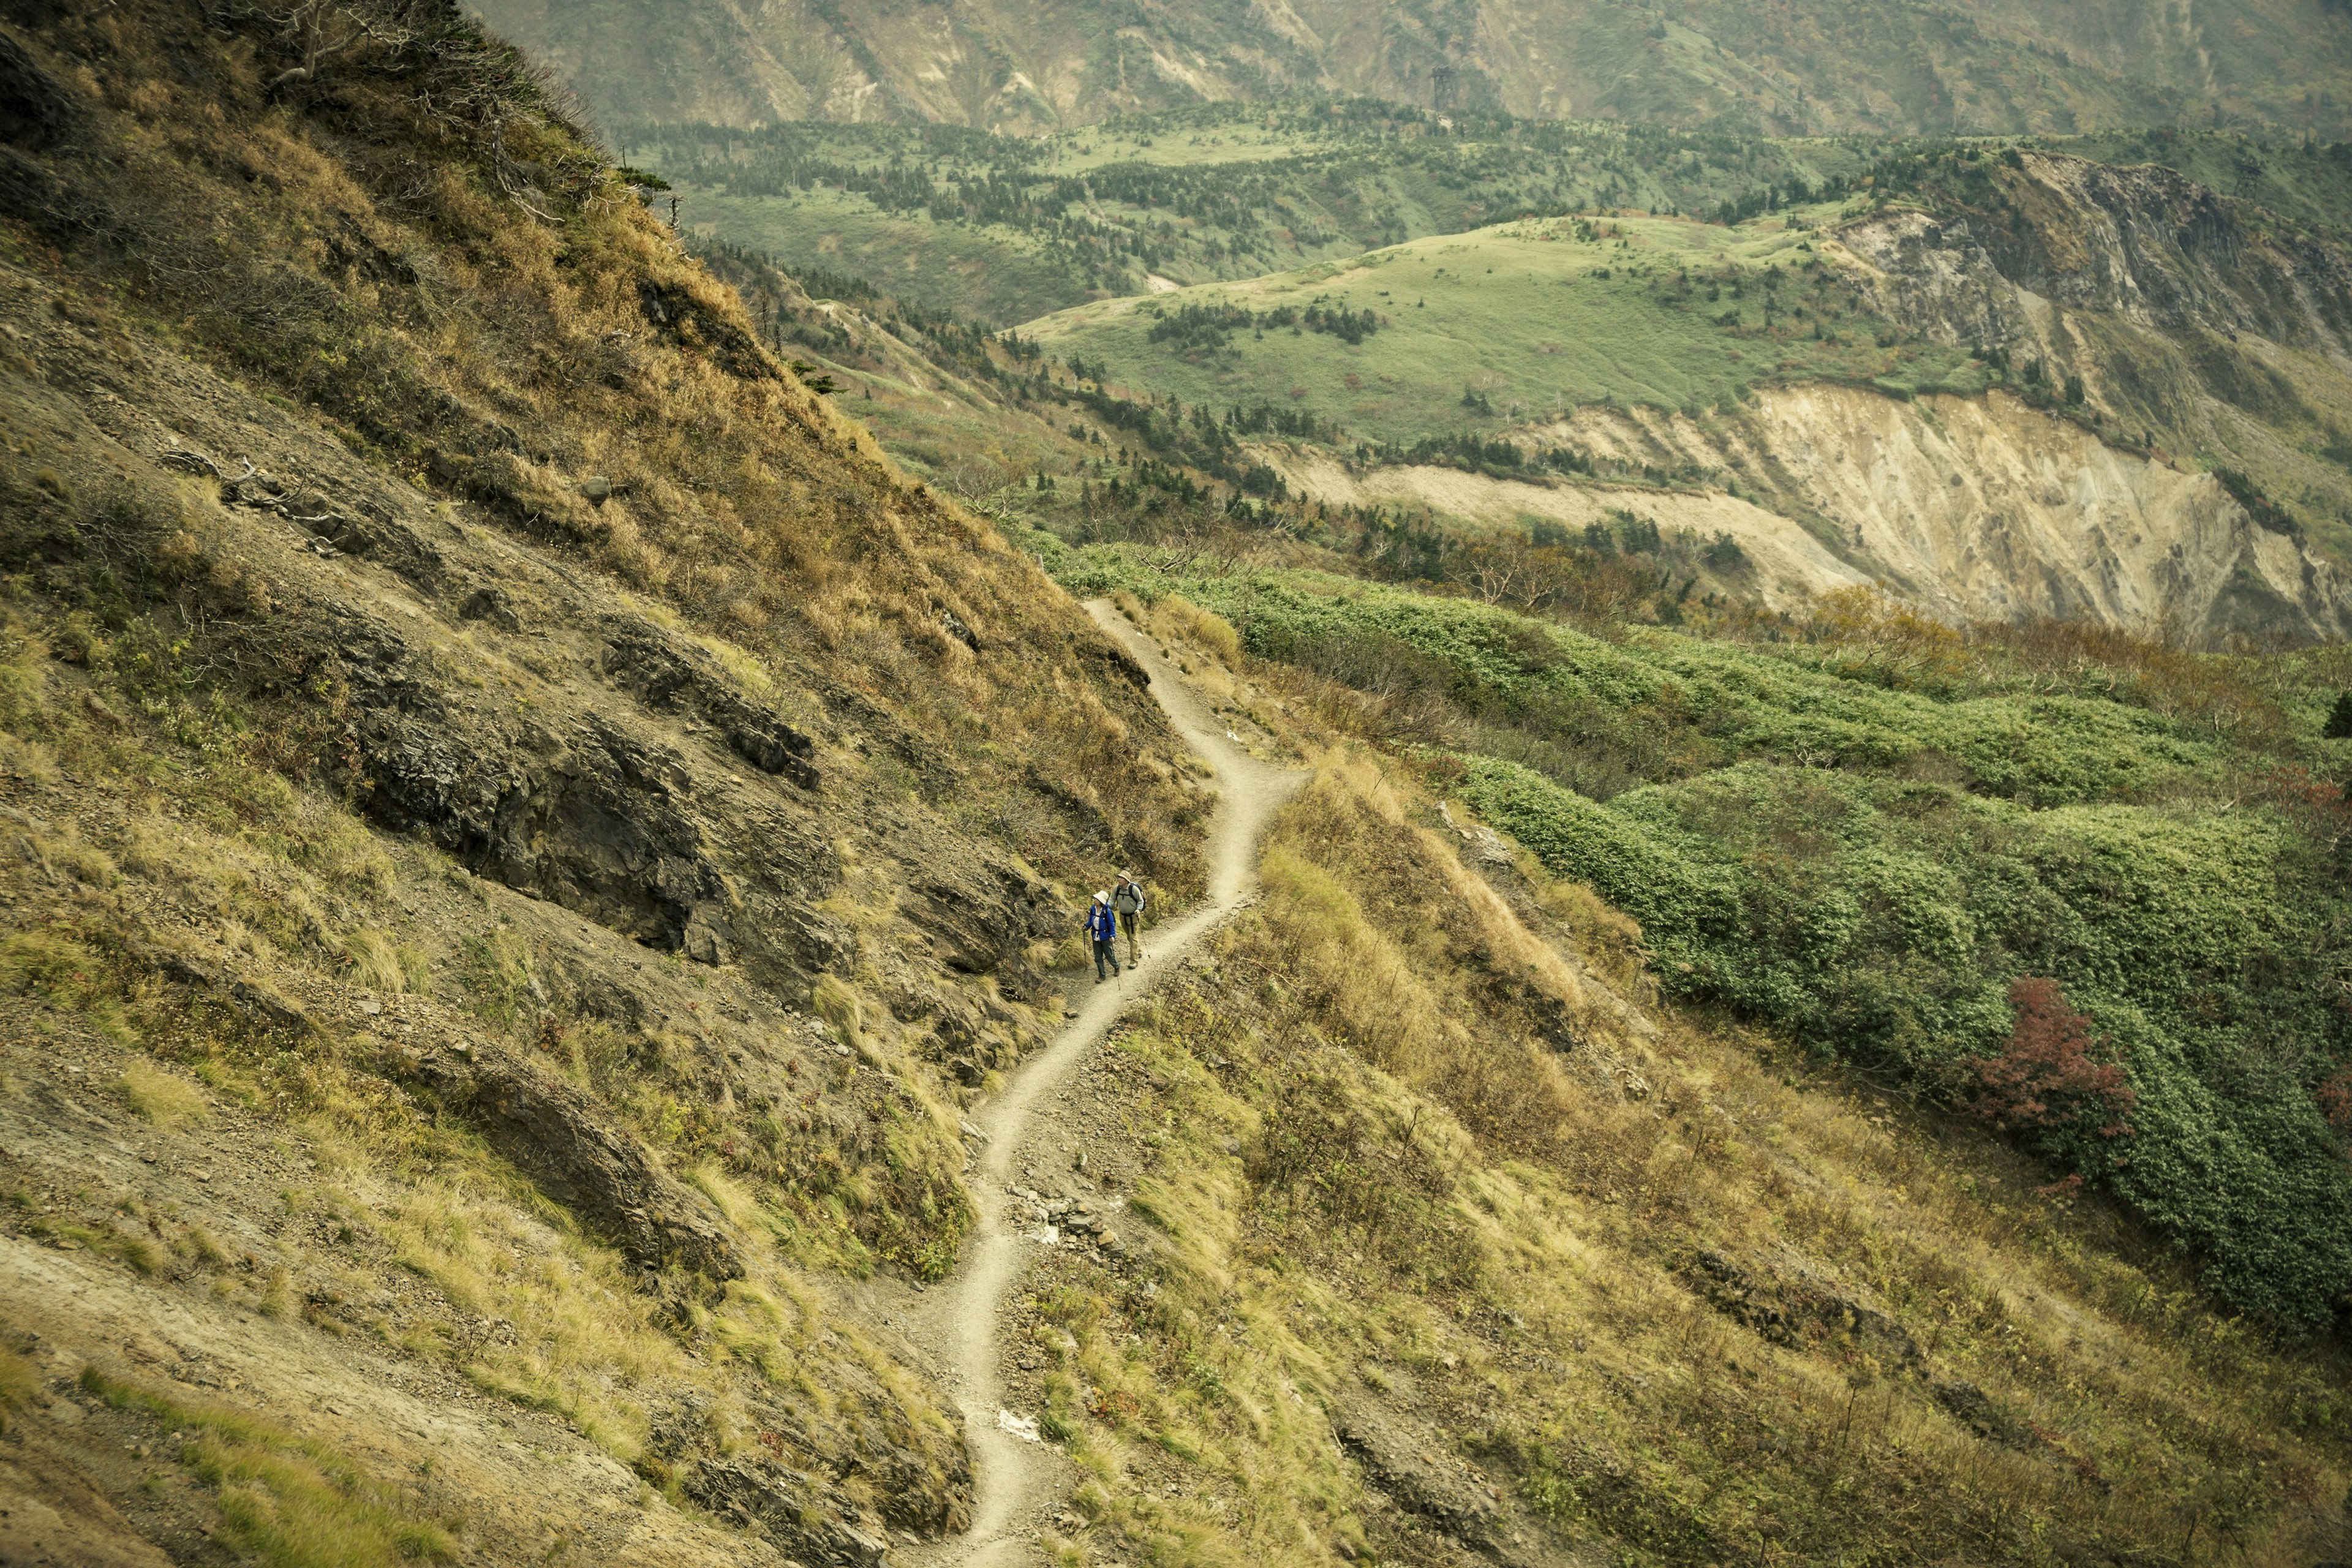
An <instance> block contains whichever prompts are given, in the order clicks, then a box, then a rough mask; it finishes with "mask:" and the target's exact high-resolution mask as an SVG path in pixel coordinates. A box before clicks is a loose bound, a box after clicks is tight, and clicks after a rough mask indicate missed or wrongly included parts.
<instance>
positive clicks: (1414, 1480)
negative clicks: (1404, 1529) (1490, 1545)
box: [1331, 1396, 1496, 1546]
mask: <svg viewBox="0 0 2352 1568" xmlns="http://www.w3.org/2000/svg"><path fill="white" fill-rule="evenodd" d="M1331 1427H1332V1430H1333V1431H1334V1432H1336V1433H1337V1434H1338V1435H1339V1441H1340V1442H1341V1443H1342V1444H1344V1445H1345V1446H1346V1447H1347V1449H1348V1451H1349V1453H1351V1454H1353V1455H1355V1456H1356V1458H1358V1459H1359V1460H1360V1461H1361V1462H1362V1464H1363V1466H1364V1468H1365V1470H1366V1472H1367V1473H1368V1474H1369V1475H1370V1477H1371V1479H1372V1480H1373V1482H1374V1483H1375V1484H1376V1485H1378V1486H1379V1487H1380V1489H1381V1490H1383V1491H1385V1492H1387V1493H1388V1494H1389V1496H1391V1498H1394V1499H1395V1500H1396V1501H1397V1504H1398V1506H1399V1507H1401V1508H1404V1509H1408V1510H1411V1511H1412V1512H1414V1513H1417V1514H1419V1515H1421V1516H1422V1517H1423V1518H1424V1519H1426V1520H1428V1521H1431V1522H1432V1523H1433V1524H1434V1525H1436V1526H1437V1527H1438V1528H1439V1529H1440V1530H1442V1531H1444V1532H1445V1533H1446V1534H1448V1535H1451V1536H1453V1537H1454V1539H1455V1540H1457V1541H1460V1542H1463V1543H1464V1544H1465V1545H1470V1546H1483V1545H1485V1544H1486V1536H1487V1533H1488V1531H1490V1530H1491V1529H1492V1528H1493V1526H1494V1523H1495V1520H1496V1507H1495V1500H1494V1497H1493V1496H1492V1494H1491V1493H1490V1492H1489V1491H1488V1489H1487V1488H1486V1482H1485V1480H1484V1479H1483V1478H1481V1477H1480V1476H1479V1475H1478V1474H1477V1472H1476V1471H1475V1470H1474V1469H1472V1468H1470V1466H1469V1465H1467V1464H1466V1463H1465V1462H1463V1461H1462V1460H1460V1459H1457V1458H1453V1457H1452V1456H1451V1455H1449V1454H1446V1453H1444V1451H1443V1449H1441V1448H1440V1447H1437V1446H1436V1441H1435V1440H1434V1439H1432V1438H1431V1437H1429V1436H1424V1435H1423V1434H1419V1433H1416V1432H1414V1431H1412V1428H1411V1427H1410V1426H1408V1425H1407V1423H1406V1420H1405V1418H1403V1417H1401V1416H1397V1415H1391V1413H1389V1412H1387V1411H1385V1410H1383V1409H1381V1407H1380V1406H1379V1405H1377V1404H1376V1403H1374V1402H1373V1401H1372V1400H1370V1399H1369V1398H1364V1397H1361V1396H1355V1397H1350V1398H1348V1399H1344V1400H1342V1401H1341V1402H1340V1403H1339V1405H1338V1406H1337V1407H1336V1408H1334V1409H1333V1411H1332V1412H1331Z"/></svg>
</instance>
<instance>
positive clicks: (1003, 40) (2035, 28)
mask: <svg viewBox="0 0 2352 1568" xmlns="http://www.w3.org/2000/svg"><path fill="white" fill-rule="evenodd" d="M481 9H482V12H483V15H484V16H487V17H488V20H489V21H490V22H491V23H492V25H493V26H497V27H499V29H500V30H502V31H504V32H505V33H507V34H508V35H509V36H510V37H514V38H516V39H518V40H520V41H521V42H523V43H525V44H527V45H528V46H530V47H532V48H533V49H535V50H538V51H541V52H542V53H543V54H544V55H545V56H546V58H549V59H550V60H551V62H552V63H553V64H554V65H555V66H556V68H558V69H559V70H560V71H561V72H562V74H563V75H564V77H565V78H566V79H568V80H570V81H572V83H573V84H574V85H575V86H577V87H578V88H579V89H580V90H581V91H583V93H585V94H586V95H587V96H588V98H589V100H591V101H592V102H593V103H594V104H595V105H596V106H597V108H598V110H599V112H600V113H603V114H605V115H607V116H610V117H613V118H614V119H615V120H640V119H642V120H702V121H714V122H718V123H721V124H730V125H739V126H755V125H762V124H768V123H772V122H773V121H780V120H803V119H835V120H922V121H938V122H941V123H945V124H950V125H962V126H969V127H971V128H974V129H991V128H1000V127H1001V128H1004V129H1008V130H1018V131H1030V132H1034V131H1041V130H1052V129H1055V128H1056V127H1061V126H1066V125H1072V124H1087V123H1092V122H1094V121H1100V120H1104V119H1108V118H1110V117H1111V116H1114V115H1117V114H1120V113H1126V112H1133V111H1136V110H1151V109H1160V108H1166V107H1169V106H1171V105H1175V104H1181V103H1186V102H1196V101H1201V100H1225V99H1265V98H1271V97H1279V96H1282V95H1285V94H1288V93H1295V92H1302V91H1314V92H1349V93H1367V94H1371V95H1374V96H1378V97H1381V98H1388V99H1393V100H1399V101H1402V102H1407V103H1416V104H1420V105H1423V106H1424V107H1428V108H1434V109H1439V110H1447V109H1473V110H1476V109H1497V108H1499V109H1507V110H1510V111H1511V112H1513V113H1517V114H1530V115H1542V116H1547V117H1557V118H1565V117H1569V116H1585V117H1592V118H1602V117H1606V118H1616V119H1628V120H1645V121H1658V122H1661V123H1667V124H1685V125H1688V124H1698V123H1705V122H1708V121H1724V122H1727V123H1735V124H1742V125H1745V126H1748V127H1749V128H1752V129H1758V130H1766V131H1770V132H1776V133H1780V134H1797V135H1816V134H1833V133H1841V132H1871V131H1875V132H1895V133H1910V132H1989V133H2014V132H2072V131H2090V130H2096V129H2105V128H2108V127H2113V126H2116V125H2138V124H2148V123H2160V122H2171V121H2189V122H2193V123H2199V124H2202V123H2205V122H2207V121H2216V120H2218V118H2219V117H2220V116H2222V115H2231V116H2238V117H2246V118H2252V119H2256V120H2262V121H2273V122H2277V123H2280V124H2283V125H2286V126H2289V127H2291V128H2293V129H2294V130H2298V131H2301V130H2306V129H2309V130H2320V131H2324V132H2336V131H2338V130H2339V129H2340V127H2341V126H2342V125H2343V123H2344V115H2345V113H2346V110H2347V102H2346V101H2344V94H2345V91H2346V83H2347V65H2352V57H2347V37H2346V35H2345V27H2346V26H2347V22H2346V19H2345V17H2344V16H2342V15H2341V14H2340V13H2339V12H2336V11H2335V10H2333V9H2331V8H2329V7H2326V6H2318V5H2309V4H2305V3H2302V0H2224V3H2222V4H2219V5H2201V6H2198V7H2196V8H2194V9H2189V8H2184V7H2180V6H2177V5H2159V4H2153V3H2151V0H2076V3H2075V4H2073V5H2067V6H2064V7H2061V8H2056V9H2053V8H2050V7H2033V6H2029V5H2020V4H2010V3H2004V4H2000V5H1979V6H1971V7H1966V8H1963V7H1959V6H1948V5H1876V4H1864V3H1861V0H1807V3H1805V4H1802V5H1791V6H1782V7H1759V6H1754V5H1734V4H1727V3H1719V0H1689V3H1685V4H1678V5H1608V4H1601V3H1598V0H1545V3H1543V4H1532V3H1529V0H1478V3H1477V4H1475V5H1442V4H1438V3H1436V0H1408V3H1406V4H1403V5H1373V4H1369V3H1366V0H1304V3H1300V4H1273V5H1252V6H1248V7H1219V6H1201V5H1193V6H1156V7H1153V8H1151V9H1150V11H1149V12H1139V11H1136V10H1134V9H1132V8H1131V7H1120V6H1118V5H1104V4H1101V3H1100V0H1059V3H1057V4H1054V5H1045V6H1026V7H1021V6H1003V5H959V6H955V7H952V8H950V9H946V10H933V9H926V8H922V7H906V6H897V5H880V4H871V3H866V4H858V3H854V0H853V3H819V0H783V3H780V4H773V5H757V6H754V5H744V4H740V3H737V0H691V3H689V4H655V3H651V0H593V3H592V4H583V5H557V4H552V3H551V0H488V3H487V4H485V5H483V6H482V8H481Z"/></svg>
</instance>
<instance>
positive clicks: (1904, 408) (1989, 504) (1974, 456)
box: [1270, 385, 2352, 644]
mask: <svg viewBox="0 0 2352 1568" xmlns="http://www.w3.org/2000/svg"><path fill="white" fill-rule="evenodd" d="M1526 439H1527V440H1528V443H1529V444H1530V445H1531V446H1534V447H1557V446H1566V447H1574V448H1575V449H1577V450H1579V451H1582V452H1586V453H1589V454H1591V455H1593V456H1595V457H1598V458H1602V459H1605V460H1609V461H1614V462H1620V463H1624V464H1628V465H1631V466H1634V467H1640V466H1643V465H1648V466H1651V467H1654V468H1662V469H1673V468H1689V469H1696V470H1698V471H1702V472H1711V473H1714V474H1716V475H1717V476H1720V478H1721V479H1722V480H1723V481H1724V482H1723V483H1721V484H1717V485H1714V486H1699V487H1690V488H1683V489H1664V488H1660V487H1654V486H1644V485H1624V484H1607V483H1594V482H1590V481H1587V482H1577V483H1570V482H1569V481H1566V480H1553V481H1549V482H1542V483H1528V482H1521V481H1517V480H1507V479H1487V478H1484V477H1481V476H1477V475H1473V474H1465V473H1463V472H1460V471H1459V470H1456V469H1452V468H1372V469H1357V468H1349V466H1347V465H1344V464H1342V463H1340V462H1339V461H1338V460H1337V459H1334V458H1328V457H1323V456H1318V455H1309V454H1305V453H1299V452H1293V451H1288V450H1285V449H1280V448H1274V449H1270V455H1271V458H1272V459H1273V460H1274V461H1275V462H1276V464H1277V465H1278V466H1279V467H1281V468H1282V469H1283V471H1284V473H1285V475H1286V479H1287V480H1288V481H1289V482H1290V483H1293V484H1295V485H1297V486H1299V487H1300V488H1301V489H1305V490H1307V492H1308V493H1310V494H1312V495H1314V496H1316V497H1318V498H1319V499H1322V500H1330V501H1333V502H1348V503H1352V504H1357V505H1391V506H1392V505H1399V504H1402V505H1408V506H1427V507H1430V508H1431V509H1433V510H1436V511H1438V512H1440V513H1442V514H1444V515H1449V516H1453V517H1458V518H1462V519H1465V520H1467V521H1473V522H1477V523H1483V524H1486V525H1490V526H1496V527H1513V528H1524V527H1526V526H1527V525H1528V523H1529V522H1530V521H1549V522H1557V523H1559V524H1561V525H1564V526H1567V527H1569V528H1571V529H1580V528H1582V527H1584V526H1586V525H1588V524H1590V523H1593V522H1600V521H1605V520H1606V519H1607V517H1608V516H1609V515H1610V514H1611V513H1612V512H1622V513H1631V514H1632V515H1633V516H1635V517H1639V518H1642V519H1644V520H1646V521H1651V522H1654V523H1655V524H1656V525H1657V527H1658V529H1659V531H1661V532H1662V533H1664V534H1667V535H1674V534H1683V535H1686V536H1688V537H1689V539H1690V540H1691V541H1692V542H1694V543H1699V544H1703V543H1705V542H1710V541H1713V540H1716V539H1717V538H1728V539H1730V540H1731V541H1733V542H1736V543H1738V545H1739V547H1740V552H1741V555H1742V556H1743V557H1744V560H1743V561H1742V562H1741V563H1739V564H1738V566H1737V567H1736V568H1734V569H1725V568H1722V567H1719V566H1705V565H1703V566H1702V567H1701V568H1700V574H1701V576H1702V577H1703V579H1704V580H1705V582H1706V586H1707V587H1708V588H1710V589H1711V590H1714V591H1717V592H1722V593H1726V594H1729V595H1735V596H1738V597H1743V598H1749V599H1753V600H1756V601H1759V602H1761V603H1763V604H1765V605H1769V606H1771V607H1774V608H1793V607H1795V606H1796V605H1799V604H1801V602H1802V601H1803V600H1804V599H1805V598H1807V597H1809V596H1811V595H1815V594H1819V593H1822V592H1824V591H1827V590H1831V589H1835V588H1843V587H1851V586H1854V585H1856V584H1865V583H1869V584H1878V585H1880V586H1882V587H1883V588H1885V589H1886V590H1887V591H1889V592H1891V593H1894V594H1895V595H1899V596H1901V597H1903V598H1905V599H1907V600H1909V601H1910V602H1912V603H1914V604H1916V605H1919V606H1921V607H1922V608H1924V609H1927V610H1928V611H1930V612H1931V613H1933V614H1935V615H1937V616H1945V617H1947V618H1949V619H1952V620H1979V619H1981V620H2026V619H2032V618H2036V617H2041V616H2061V617H2070V618H2087V619H2092V620H2095V621H2098V622H2100V623H2102V624H2104V625H2107V626H2120V627H2125V628H2127V629H2130V630H2132V631H2135V632H2139V633H2143V634H2148V635H2157V636H2166V637H2179V638H2181V639H2184V640H2187V641H2189V642H2193V643H2200V644H2203V643H2212V642H2217V641H2220V640H2221V639H2223V638H2225V637H2228V636H2229V635H2231V634H2232V633H2242V634H2247V635H2252V636H2256V637H2277V636H2284V637H2339V636H2342V635H2343V634H2344V632H2345V629H2346V627H2347V624H2352V580H2347V576H2346V574H2345V573H2344V572H2343V570H2342V569H2341V568H2339V567H2337V566H2336V565H2335V564H2334V563H2330V562H2328V561H2326V560H2324V559H2322V558H2320V557H2318V556H2317V555H2315V553H2314V552H2312V551H2311V550H2310V549H2309V548H2308V547H2307V546H2306V545H2305V542H2303V541H2301V540H2299V539H2296V538H2294V537H2291V536H2289V535H2286V534H2284V533H2280V532H2277V531H2273V530H2272V529H2268V528H2264V527H2263V526H2262V525H2261V524H2260V523H2259V522H2258V521H2256V520H2255V519H2254V518H2253V516H2252V514H2250V513H2249V512H2248V511H2247V510H2246V509H2245V508H2244V507H2242V506H2241V505H2240V504H2239V503H2238V502H2237V501H2236V500H2234V499H2233V498H2232V497H2231V495H2230V493H2229V492H2228V490H2226V489H2224V488H2223V487H2222V486H2221V483H2220V482H2219V481H2218V480H2216V479H2214V478H2213V477H2212V476H2211V475H2210V474H2203V473H2195V472H2189V471H2185V470H2183V469H2180V468H2174V467H2171V466H2169V465H2168V464H2166V463H2163V462H2159V461H2156V460H2153V459H2150V458H2142V457H2138V456H2136V455H2134V454H2132V453H2129V452H2126V451H2123V450H2120V449H2118V448H2116V447H2111V446H2109V445H2107V444H2105V443H2104V442H2102V441H2101V440H2099V438H2098V437H2095V436H2094V435H2092V434H2091V433H2090V432H2088V431H2087V430H2084V428H2083V427H2082V426H2080V425H2078V424H2076V423H2074V422H2073V421H2071V420H2068V419H2065V418H2062V417H2060V416H2056V415H2053V414H2051V413H2049V412H2046V411H2043V410H2040V409H2036V408H2034V407H2032V406H2030V405H2027V404H2025V403H2023V402H2021V401H2020V400H2018V399H2017V398H2014V397H2011V396H2009V395H2005V394H2002V393H1998V392H1996V393H1993V394H1991V395H1989V396H1986V397H1980V398H1964V397H1954V396H1936V397H1926V398H1920V399H1916V400H1912V401H1905V400H1901V399H1897V398H1893V397H1887V396H1885V395H1880V394H1878V393H1875V392H1870V391H1864V390H1859V389H1856V388H1852V387H1836V386H1825V385H1811V386H1799V387H1787V388H1780V389H1777V390H1774V391H1770V392H1767V393H1765V394H1762V395H1759V397H1758V398H1757V399H1756V401H1755V403H1754V404H1753V405H1748V406H1747V407H1745V408H1743V409H1742V410H1741V412H1740V413H1739V414H1738V416H1709V417H1706V418H1703V419H1692V418H1689V417H1687V416H1683V415H1680V414H1667V413H1664V412H1662V411H1658V410H1654V409H1624V408H1613V407H1587V408H1584V409H1581V410H1579V411H1578V412H1577V413H1575V414H1574V415H1572V416H1569V417H1567V418H1565V419H1561V420H1559V421H1557V422H1554V423H1552V424H1549V425H1545V426H1538V427H1535V428H1533V429H1531V430H1529V431H1528V432H1527V433H1526ZM1733 486H1736V487H1737V493H1734V491H1733V489H1731V488H1728V487H1733Z"/></svg>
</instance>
